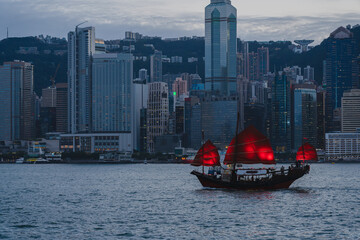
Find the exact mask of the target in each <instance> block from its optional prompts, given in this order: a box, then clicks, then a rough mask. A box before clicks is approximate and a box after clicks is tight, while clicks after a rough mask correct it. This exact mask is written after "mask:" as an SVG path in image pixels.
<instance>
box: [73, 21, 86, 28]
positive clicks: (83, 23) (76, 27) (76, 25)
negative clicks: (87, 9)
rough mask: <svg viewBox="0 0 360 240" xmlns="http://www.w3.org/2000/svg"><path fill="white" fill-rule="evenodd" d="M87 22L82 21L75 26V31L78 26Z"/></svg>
mask: <svg viewBox="0 0 360 240" xmlns="http://www.w3.org/2000/svg"><path fill="white" fill-rule="evenodd" d="M87 22H88V21H84V22H82V23H79V24H78V25H76V27H75V29H77V28H78V26H80V25H82V24H84V23H87Z"/></svg>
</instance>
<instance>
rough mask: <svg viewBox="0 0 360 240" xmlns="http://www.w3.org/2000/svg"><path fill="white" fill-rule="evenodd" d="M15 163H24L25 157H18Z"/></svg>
mask: <svg viewBox="0 0 360 240" xmlns="http://www.w3.org/2000/svg"><path fill="white" fill-rule="evenodd" d="M15 163H18V164H21V163H24V158H23V157H21V158H18V159H16V162H15Z"/></svg>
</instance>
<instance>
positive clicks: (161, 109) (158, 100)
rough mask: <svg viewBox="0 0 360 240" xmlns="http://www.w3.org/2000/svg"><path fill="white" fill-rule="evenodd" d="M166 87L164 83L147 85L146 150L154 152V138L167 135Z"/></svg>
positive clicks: (167, 100)
mask: <svg viewBox="0 0 360 240" xmlns="http://www.w3.org/2000/svg"><path fill="white" fill-rule="evenodd" d="M168 93H169V90H168V85H167V83H164V82H153V83H149V86H148V102H147V119H146V120H147V124H146V125H147V149H148V151H149V152H153V151H154V137H155V136H161V135H165V134H167V133H168V127H169V125H168V124H169V123H168V121H169V98H168Z"/></svg>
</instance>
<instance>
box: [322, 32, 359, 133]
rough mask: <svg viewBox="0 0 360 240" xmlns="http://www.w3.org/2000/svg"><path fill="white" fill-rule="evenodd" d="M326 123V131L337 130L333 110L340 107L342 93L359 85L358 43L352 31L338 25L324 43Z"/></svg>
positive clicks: (338, 127)
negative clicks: (325, 47)
mask: <svg viewBox="0 0 360 240" xmlns="http://www.w3.org/2000/svg"><path fill="white" fill-rule="evenodd" d="M326 46H327V49H326V123H327V132H329V131H339V130H340V125H339V124H336V123H334V120H335V119H334V110H335V109H338V108H340V107H341V98H342V97H343V93H344V92H345V91H347V90H350V89H352V88H357V87H358V85H359V75H358V74H359V66H358V65H357V62H356V58H357V54H358V45H357V43H356V40H355V38H354V37H353V33H351V32H350V31H349V30H348V29H346V28H344V27H339V28H338V29H336V30H335V31H334V32H332V33H331V34H330V37H329V38H328V39H327V43H326Z"/></svg>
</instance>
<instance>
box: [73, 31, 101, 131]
mask: <svg viewBox="0 0 360 240" xmlns="http://www.w3.org/2000/svg"><path fill="white" fill-rule="evenodd" d="M94 53H95V28H94V27H86V28H79V27H76V29H75V31H72V32H69V34H68V84H69V85H68V102H69V104H68V131H69V132H71V133H80V132H83V133H86V132H90V131H91V96H92V94H91V90H92V88H91V81H92V79H91V72H92V70H91V59H92V56H93V54H94Z"/></svg>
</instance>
